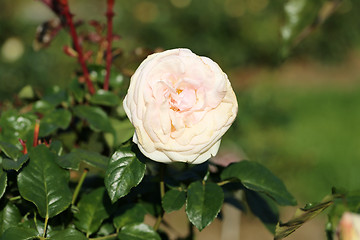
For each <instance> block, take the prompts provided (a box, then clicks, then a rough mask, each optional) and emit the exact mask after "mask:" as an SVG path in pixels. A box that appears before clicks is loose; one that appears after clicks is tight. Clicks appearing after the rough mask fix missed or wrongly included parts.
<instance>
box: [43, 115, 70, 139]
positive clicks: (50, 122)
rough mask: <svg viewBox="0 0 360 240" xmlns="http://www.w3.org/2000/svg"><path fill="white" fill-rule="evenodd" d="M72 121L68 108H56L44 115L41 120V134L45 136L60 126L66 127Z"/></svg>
mask: <svg viewBox="0 0 360 240" xmlns="http://www.w3.org/2000/svg"><path fill="white" fill-rule="evenodd" d="M70 121H71V113H70V112H69V111H68V110H66V109H55V110H53V111H51V112H49V113H48V114H46V115H45V116H44V118H43V119H41V122H40V131H39V136H40V137H44V136H48V135H49V134H51V133H53V132H54V131H56V130H57V129H58V128H61V129H66V128H67V127H68V126H69V124H70Z"/></svg>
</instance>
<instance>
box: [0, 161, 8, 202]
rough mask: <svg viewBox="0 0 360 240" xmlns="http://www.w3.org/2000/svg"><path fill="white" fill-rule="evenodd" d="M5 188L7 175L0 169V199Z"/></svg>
mask: <svg viewBox="0 0 360 240" xmlns="http://www.w3.org/2000/svg"><path fill="white" fill-rule="evenodd" d="M6 186H7V174H6V172H4V171H3V170H2V169H1V168H0V198H2V196H3V195H4V193H5V190H6Z"/></svg>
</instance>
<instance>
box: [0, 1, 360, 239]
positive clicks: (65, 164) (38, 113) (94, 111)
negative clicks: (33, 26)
mask: <svg viewBox="0 0 360 240" xmlns="http://www.w3.org/2000/svg"><path fill="white" fill-rule="evenodd" d="M42 2H43V3H44V4H46V5H47V6H48V7H49V8H50V9H52V10H53V11H54V13H55V14H56V16H57V18H58V20H59V21H58V22H57V25H55V26H53V28H51V29H48V32H46V34H49V35H48V37H49V38H50V41H51V40H52V39H53V38H54V37H55V35H57V34H58V31H60V29H62V30H65V31H67V32H69V34H70V36H71V40H72V43H73V46H74V49H72V47H69V46H65V47H64V51H65V53H66V54H67V55H69V56H72V57H75V58H76V59H77V60H78V62H79V63H80V66H81V70H80V71H78V72H77V74H76V75H75V77H74V79H72V80H71V81H70V84H69V85H68V86H67V87H64V88H60V87H58V86H53V87H52V88H51V89H50V90H48V91H47V92H45V93H40V92H38V91H36V90H34V89H32V87H31V86H26V87H24V88H23V89H22V91H20V93H19V94H18V96H17V97H18V102H17V103H16V104H14V105H5V106H2V108H1V116H0V127H1V131H0V150H1V152H0V160H1V169H0V196H1V200H0V235H1V239H4V240H5V239H114V238H118V239H154V240H155V239H161V237H160V232H159V227H160V224H161V222H162V221H163V215H164V214H166V213H169V212H172V211H176V210H179V209H181V208H182V207H183V206H185V211H186V214H187V217H188V220H189V222H190V223H191V224H193V225H194V226H195V227H196V228H197V229H198V230H200V231H201V230H203V229H204V228H205V227H207V226H208V225H209V224H210V223H211V222H213V220H214V219H215V218H216V217H217V216H218V215H219V212H221V208H222V205H223V203H224V202H225V201H226V200H227V199H228V198H232V199H233V201H232V203H233V204H234V205H237V206H238V205H244V206H248V209H249V210H250V211H252V212H253V213H254V214H255V215H256V216H257V217H259V219H260V220H261V221H262V222H263V223H264V225H265V226H266V227H267V228H268V229H269V231H271V232H272V233H275V231H276V233H275V234H276V238H278V239H281V238H282V237H283V236H285V235H287V234H288V233H291V232H292V231H293V228H290V229H289V228H287V225H286V224H280V223H279V224H278V225H277V227H275V226H276V224H277V223H278V222H279V214H278V212H279V211H278V205H280V206H289V205H292V206H293V205H296V200H295V199H294V197H293V196H292V195H291V194H290V193H289V192H288V190H287V189H286V187H285V184H284V183H283V182H282V181H281V180H280V179H279V178H278V177H276V176H275V175H274V174H273V173H272V172H271V171H270V170H268V169H267V168H265V167H264V166H263V165H261V164H259V163H256V162H252V161H248V160H243V161H241V162H237V163H231V164H230V165H228V166H221V165H218V164H216V163H215V162H213V161H211V160H210V161H208V162H206V163H203V164H201V165H196V166H190V165H188V164H185V163H184V164H169V165H164V164H160V163H157V162H153V161H151V160H150V159H147V158H146V157H145V156H143V155H142V154H141V153H140V151H139V149H137V146H136V145H134V144H133V143H132V142H131V140H130V138H131V136H132V135H133V132H134V130H133V128H132V126H131V124H130V122H129V121H128V120H127V119H126V116H125V114H124V109H123V107H122V104H121V100H122V99H123V97H124V95H125V94H126V89H127V85H128V81H129V75H131V74H129V72H128V71H127V69H122V71H117V70H116V69H114V68H111V63H112V60H113V59H114V58H115V57H117V56H118V52H119V50H118V49H112V48H111V46H112V41H113V40H118V37H117V36H116V35H113V34H112V28H111V26H112V16H113V12H112V8H113V4H114V1H112V0H108V1H107V3H108V4H107V7H108V10H107V25H106V26H107V27H108V31H107V35H106V36H104V34H103V33H104V32H105V31H104V26H103V25H102V24H100V23H99V22H96V21H92V22H91V23H90V25H91V26H92V27H93V28H94V30H93V31H91V32H86V33H82V35H80V36H79V35H78V34H77V31H76V29H75V28H76V27H77V24H80V23H77V22H76V21H74V20H73V18H72V13H71V12H70V9H69V6H68V3H67V0H62V1H56V0H43V1H42ZM47 23H48V24H49V22H47ZM46 26H48V25H46ZM40 35H41V34H40ZM42 37H43V36H42ZM46 39H47V38H41V36H40V37H39V36H38V38H37V39H36V41H37V44H38V47H47V46H49V44H50V43H49V42H46V41H45V40H46ZM79 39H81V40H82V41H79ZM86 44H89V45H91V44H94V45H95V47H94V46H93V47H94V48H95V49H97V54H96V55H95V54H93V53H92V52H91V51H87V49H85V46H86ZM104 46H106V47H104ZM104 52H106V53H105V54H104ZM129 62H130V61H129ZM238 191H243V192H244V193H245V198H244V199H236V197H235V193H236V192H238ZM225 196H226V197H225ZM334 199H335V198H334ZM334 199H332V200H329V201H328V202H325V203H322V204H323V205H316V207H312V208H307V209H305V210H303V212H302V213H301V215H300V217H298V218H295V220H294V221H293V222H296V223H299V222H301V224H302V223H303V222H305V221H306V220H308V219H309V218H311V217H313V216H315V215H317V214H318V212H320V211H321V210H323V209H324V208H325V207H328V205H330V203H333V201H335V200H334ZM354 201H355V202H356V201H358V198H357V197H355V200H354ZM244 203H246V204H244ZM357 207H358V206H357ZM355 210H356V209H355ZM334 211H335V210H334ZM356 211H358V209H357V210H356ZM309 212H310V213H311V215H309ZM146 214H148V215H150V216H151V217H152V218H154V219H156V223H155V225H154V226H153V227H152V226H149V225H148V224H145V223H144V216H145V215H146ZM331 216H333V217H331V221H332V219H333V218H335V215H331ZM299 218H300V220H299ZM293 222H290V223H288V225H292V224H291V223H293ZM301 224H299V225H296V226H295V228H297V227H299V226H300V225H301ZM329 231H333V229H329ZM190 235H191V233H190ZM279 236H280V237H279Z"/></svg>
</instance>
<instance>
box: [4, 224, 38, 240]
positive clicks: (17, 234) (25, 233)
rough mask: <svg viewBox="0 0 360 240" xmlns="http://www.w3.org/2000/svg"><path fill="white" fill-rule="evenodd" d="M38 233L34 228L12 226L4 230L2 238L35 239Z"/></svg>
mask: <svg viewBox="0 0 360 240" xmlns="http://www.w3.org/2000/svg"><path fill="white" fill-rule="evenodd" d="M37 235H38V232H37V231H36V230H35V229H32V228H22V227H11V228H9V229H7V230H6V231H5V232H4V234H3V235H2V236H1V238H0V239H1V240H10V239H14V240H15V239H16V240H31V239H34V238H35V237H36V236H37Z"/></svg>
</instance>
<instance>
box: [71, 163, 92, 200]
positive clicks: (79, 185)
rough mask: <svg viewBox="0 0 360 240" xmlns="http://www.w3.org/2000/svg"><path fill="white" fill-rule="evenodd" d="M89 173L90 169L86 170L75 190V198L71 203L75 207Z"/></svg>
mask: <svg viewBox="0 0 360 240" xmlns="http://www.w3.org/2000/svg"><path fill="white" fill-rule="evenodd" d="M88 172H89V169H87V168H85V169H84V171H83V173H82V175H81V177H80V180H79V182H78V184H77V186H76V188H75V191H74V194H73V197H72V201H71V204H72V205H74V204H75V201H76V199H77V196H78V195H79V192H80V189H81V186H82V185H83V183H84V180H85V178H86V175H87V173H88Z"/></svg>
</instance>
